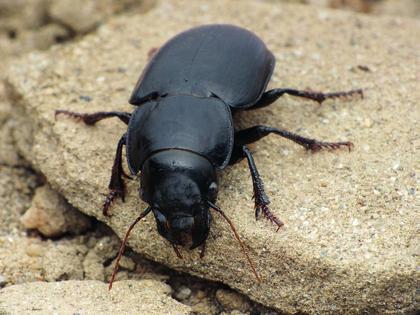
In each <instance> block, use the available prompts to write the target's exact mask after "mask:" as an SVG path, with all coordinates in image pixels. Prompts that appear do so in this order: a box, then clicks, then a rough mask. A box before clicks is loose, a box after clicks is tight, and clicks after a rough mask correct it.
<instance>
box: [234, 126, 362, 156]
mask: <svg viewBox="0 0 420 315" xmlns="http://www.w3.org/2000/svg"><path fill="white" fill-rule="evenodd" d="M270 133H274V134H276V135H278V136H281V137H283V138H286V139H289V140H291V141H293V142H295V143H297V144H299V145H301V146H303V147H304V148H305V149H306V150H310V151H312V152H317V151H319V150H321V149H329V150H337V149H339V148H341V147H343V146H346V147H347V148H348V149H349V151H351V149H352V148H353V147H354V145H353V143H351V142H350V141H342V142H324V141H319V140H316V139H311V138H306V137H302V136H300V135H298V134H296V133H293V132H290V131H287V130H284V129H278V128H273V127H269V126H262V125H259V126H254V127H250V128H246V129H242V130H239V131H237V132H236V133H235V141H236V142H237V145H244V144H249V143H252V142H255V141H258V140H260V139H262V138H264V137H265V136H267V135H269V134H270Z"/></svg>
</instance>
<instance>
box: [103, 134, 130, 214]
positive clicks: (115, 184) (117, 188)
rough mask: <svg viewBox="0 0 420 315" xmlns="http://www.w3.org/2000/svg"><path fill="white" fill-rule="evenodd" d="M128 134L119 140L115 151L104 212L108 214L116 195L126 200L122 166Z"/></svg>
mask: <svg viewBox="0 0 420 315" xmlns="http://www.w3.org/2000/svg"><path fill="white" fill-rule="evenodd" d="M126 137H127V134H124V135H123V136H122V137H121V139H120V141H118V145H117V151H116V153H115V159H114V164H113V165H112V175H111V180H110V181H109V185H108V188H109V190H110V192H109V194H108V197H107V198H106V200H105V202H104V204H103V209H102V211H103V214H104V215H105V216H108V215H109V214H108V210H109V207H110V206H111V204H112V202H113V201H114V199H115V198H116V197H121V199H122V201H123V202H124V198H125V184H124V180H123V179H122V175H124V170H123V167H122V148H123V146H124V145H125V143H126Z"/></svg>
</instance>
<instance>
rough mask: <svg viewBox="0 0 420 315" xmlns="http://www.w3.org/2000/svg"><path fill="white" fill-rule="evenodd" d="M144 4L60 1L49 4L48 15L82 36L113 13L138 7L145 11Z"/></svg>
mask: <svg viewBox="0 0 420 315" xmlns="http://www.w3.org/2000/svg"><path fill="white" fill-rule="evenodd" d="M144 2H148V1H144V0H142V1H138V0H123V1H121V0H103V1H93V0H88V1H86V0H60V1H53V2H51V6H50V8H49V13H50V16H51V18H52V19H53V20H54V21H57V22H59V23H60V24H62V25H65V26H66V27H68V28H69V29H71V30H72V31H73V32H76V33H81V34H84V33H87V32H89V31H91V30H93V29H94V28H95V27H97V26H98V25H99V24H100V23H102V22H104V20H105V19H106V18H108V17H109V16H110V15H111V14H113V13H117V12H120V11H123V10H127V9H129V8H133V7H138V8H137V9H138V10H141V9H145V8H146V6H145V4H144ZM149 2H150V1H149Z"/></svg>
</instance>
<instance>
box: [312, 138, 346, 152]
mask: <svg viewBox="0 0 420 315" xmlns="http://www.w3.org/2000/svg"><path fill="white" fill-rule="evenodd" d="M342 147H347V148H348V150H349V152H350V151H351V150H352V149H353V148H354V144H353V143H352V142H350V141H343V142H323V141H317V140H313V142H312V143H310V144H308V145H307V146H305V148H306V149H307V150H310V151H311V152H314V153H315V152H318V151H320V150H322V149H327V150H338V149H340V148H342Z"/></svg>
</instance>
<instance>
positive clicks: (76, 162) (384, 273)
mask: <svg viewBox="0 0 420 315" xmlns="http://www.w3.org/2000/svg"><path fill="white" fill-rule="evenodd" d="M163 21H164V23H163ZM220 22H229V23H233V24H237V25H242V26H244V27H247V28H249V29H251V30H253V31H254V32H256V33H257V34H259V35H260V36H261V37H262V38H263V39H264V41H265V42H266V43H267V45H268V46H269V48H270V49H271V50H272V51H273V52H274V54H275V56H276V58H277V67H276V71H275V73H274V76H273V79H272V81H271V86H272V87H277V86H282V87H296V88H307V87H310V88H312V89H317V90H348V89H352V88H364V89H365V91H366V98H365V99H364V100H361V101H353V102H351V103H343V102H340V101H334V102H328V103H326V104H325V105H323V106H322V107H319V106H317V105H316V104H315V105H314V104H312V103H310V102H307V101H302V100H295V99H292V98H289V97H284V98H282V99H280V100H279V101H278V102H277V103H276V104H274V105H273V106H270V107H268V108H266V109H263V110H260V111H256V112H249V113H243V114H241V115H240V116H239V117H238V121H237V122H238V126H241V127H244V126H250V125H254V124H267V125H272V126H277V127H282V128H285V129H288V130H291V131H296V132H299V133H300V134H302V135H307V136H311V137H315V138H319V139H325V140H344V139H349V140H351V141H353V142H354V143H355V145H356V147H355V150H354V152H352V153H350V154H349V153H347V152H344V151H343V152H334V153H328V152H320V153H319V154H316V155H312V154H308V153H306V152H304V151H303V150H302V149H301V148H299V147H297V146H296V145H294V144H291V143H289V142H287V141H285V140H282V139H278V138H276V137H274V136H270V137H267V138H266V139H264V140H261V141H260V142H259V143H257V144H255V145H254V146H253V147H252V148H253V151H254V152H255V154H254V156H255V159H256V163H257V165H258V166H259V171H260V173H261V175H262V176H263V178H264V180H265V185H266V189H267V192H268V194H269V195H270V196H271V200H272V209H273V211H274V212H275V213H277V214H278V215H279V216H280V217H281V218H282V219H283V220H284V221H285V222H286V226H285V228H284V229H283V230H281V231H279V232H278V233H275V229H274V228H273V227H271V226H270V225H269V224H268V222H266V221H264V220H261V221H258V222H255V220H254V215H253V210H252V208H253V205H252V200H251V196H252V191H251V190H252V185H251V182H250V179H249V173H248V170H247V166H246V163H245V162H242V163H239V164H237V165H235V166H233V167H228V168H227V170H226V171H225V172H224V173H223V174H221V178H220V186H221V187H220V190H221V192H220V195H219V201H218V203H219V205H220V206H221V207H222V208H223V209H225V211H226V212H227V214H228V215H229V216H230V217H231V219H232V221H233V222H235V224H236V227H237V229H238V231H239V233H240V234H241V235H242V237H243V239H244V240H245V242H246V244H247V245H248V246H249V248H250V254H251V256H252V257H253V258H254V260H255V261H256V263H257V266H258V270H259V272H260V273H261V275H262V277H263V279H264V281H263V283H262V284H258V283H256V282H255V280H254V278H253V275H252V273H251V272H250V271H249V268H248V266H247V265H246V263H245V261H244V259H243V257H242V255H241V252H240V250H239V249H238V246H237V244H236V242H235V240H234V239H233V238H232V236H231V232H230V231H229V229H228V228H227V227H226V226H225V224H224V222H222V220H221V219H220V218H219V217H215V218H214V221H213V225H212V230H211V233H210V237H209V241H208V242H207V254H206V256H205V257H204V258H203V259H201V260H200V259H199V258H198V253H196V252H187V251H183V252H182V254H183V256H184V260H178V259H177V258H176V256H175V255H174V253H173V252H172V248H171V247H170V246H168V244H167V243H166V242H165V241H164V240H163V239H162V238H161V237H159V236H158V234H157V231H156V227H155V223H154V219H153V218H152V217H151V216H149V217H148V218H146V219H145V220H144V222H141V223H140V224H139V225H138V226H137V228H136V229H135V230H134V231H133V233H132V235H131V238H130V242H129V244H130V246H132V247H133V249H135V250H136V251H138V252H140V253H143V254H145V255H146V256H147V257H150V258H151V259H153V260H156V261H158V262H162V263H164V264H167V265H168V266H170V267H172V268H175V269H178V270H181V271H185V272H189V273H192V274H194V275H198V276H200V277H205V278H208V279H213V280H219V281H222V282H224V283H226V284H228V285H229V286H231V287H233V288H236V289H238V290H240V291H242V292H244V293H245V294H247V295H248V296H249V297H250V298H252V299H254V300H256V301H259V302H261V303H263V304H265V305H268V306H271V307H275V308H277V309H279V310H282V311H284V312H290V313H294V312H298V311H303V312H307V313H334V314H337V313H346V314H350V313H361V312H377V313H384V312H389V313H391V312H394V313H396V312H398V313H403V312H408V311H410V310H413V309H415V307H416V306H415V300H414V297H415V288H416V280H417V279H418V274H417V273H416V269H415V267H416V260H415V255H416V254H418V253H417V248H416V246H417V244H418V236H417V234H416V222H417V221H418V214H417V213H418V211H416V210H418V209H417V208H416V207H415V198H416V193H417V186H416V185H417V182H416V173H415V171H416V163H415V162H416V158H415V149H416V145H417V146H418V140H416V137H415V135H416V132H415V130H416V121H418V118H419V109H418V106H417V104H416V103H417V102H418V100H419V98H420V95H419V93H420V91H419V89H418V88H417V85H418V73H419V58H418V51H419V48H420V47H419V43H418V41H417V40H416V36H417V35H416V34H418V32H419V29H420V24H419V22H417V21H414V20H403V19H393V18H368V17H365V16H361V15H356V14H351V13H342V12H338V11H331V10H326V9H313V8H308V7H304V6H296V5H287V6H286V5H284V6H280V5H275V4H265V3H255V2H245V1H244V2H241V6H240V7H238V6H237V4H235V3H231V2H228V1H214V2H212V4H209V3H207V2H203V1H195V2H194V3H190V2H187V1H177V2H176V4H175V2H162V3H160V4H159V6H158V7H156V8H155V9H154V10H152V11H150V12H149V13H147V14H145V15H143V16H141V17H139V16H132V17H122V18H117V19H113V20H112V21H111V22H110V23H108V24H107V25H106V26H103V27H101V28H100V30H99V31H98V34H97V35H95V36H88V37H87V38H86V39H84V40H82V41H81V42H79V43H76V44H73V45H69V46H67V47H64V48H57V49H53V50H52V51H50V52H48V53H46V54H39V53H36V54H31V55H29V56H28V57H25V58H24V59H23V60H20V61H19V62H16V63H14V65H13V66H12V67H11V68H10V71H9V74H8V78H7V80H6V84H7V91H8V95H9V99H10V100H11V101H12V102H13V105H14V110H15V111H14V112H15V113H16V114H18V115H17V116H16V119H17V120H18V119H19V120H18V121H19V124H18V125H19V126H21V128H19V129H17V130H15V132H14V133H13V137H14V139H13V140H14V143H15V144H16V145H17V146H18V148H19V154H20V155H22V156H24V157H25V158H26V159H27V160H30V161H31V162H32V163H33V166H34V167H36V168H37V169H39V170H40V171H41V172H42V173H43V174H44V175H45V176H46V177H47V178H48V180H49V182H50V184H51V185H52V186H53V187H54V188H55V189H57V190H58V191H59V192H60V193H62V194H63V195H64V196H65V197H66V199H68V200H69V202H70V203H71V204H73V205H74V206H75V207H77V208H78V209H80V210H81V211H83V212H85V213H86V214H88V215H93V216H96V217H97V218H98V219H99V220H102V221H104V222H106V223H107V224H108V225H109V226H111V227H112V228H113V229H114V230H115V231H116V232H117V233H118V234H119V235H120V236H122V235H123V234H124V233H125V231H126V229H127V227H128V225H129V224H130V223H131V222H132V220H133V219H134V218H135V217H136V215H137V213H138V212H139V209H143V208H144V207H145V205H144V204H142V203H141V202H139V200H138V196H137V187H138V183H136V182H130V183H129V184H128V196H127V202H126V203H125V204H122V203H121V202H117V203H116V204H115V205H114V207H113V208H112V210H111V211H112V214H113V216H112V217H111V218H110V219H107V218H104V217H103V216H102V214H101V204H102V202H103V200H104V198H105V196H106V194H107V184H108V180H109V176H110V169H111V166H112V161H113V154H114V152H115V146H116V143H117V141H118V139H119V137H120V136H121V134H122V133H123V132H124V130H125V127H124V126H123V125H122V124H120V123H119V122H117V121H112V120H110V121H104V122H101V123H100V124H98V125H97V126H95V127H86V126H83V125H81V124H80V123H77V122H74V121H72V120H70V119H66V118H64V117H60V118H59V119H58V120H54V110H55V109H58V108H62V109H69V110H74V111H90V112H93V111H99V110H127V111H131V110H132V108H131V107H129V106H128V105H126V100H127V98H128V96H129V94H130V92H131V89H132V87H133V86H134V83H135V82H136V80H137V78H138V76H139V73H140V72H141V70H142V68H143V67H144V65H145V64H146V60H147V52H148V51H149V50H150V48H152V47H159V46H160V45H162V43H163V42H165V41H166V40H167V39H168V38H169V37H170V36H172V35H174V34H176V33H178V32H180V31H182V30H184V29H186V28H189V27H192V26H195V25H199V24H204V23H220ZM416 141H417V142H416ZM223 253H230V255H223ZM116 284H118V282H117V283H116Z"/></svg>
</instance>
